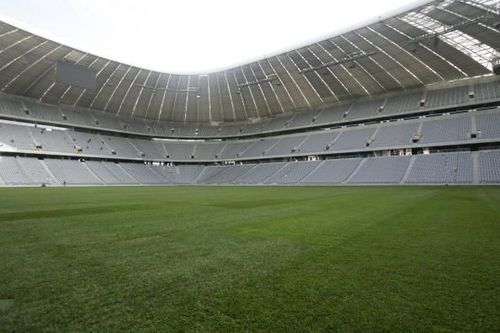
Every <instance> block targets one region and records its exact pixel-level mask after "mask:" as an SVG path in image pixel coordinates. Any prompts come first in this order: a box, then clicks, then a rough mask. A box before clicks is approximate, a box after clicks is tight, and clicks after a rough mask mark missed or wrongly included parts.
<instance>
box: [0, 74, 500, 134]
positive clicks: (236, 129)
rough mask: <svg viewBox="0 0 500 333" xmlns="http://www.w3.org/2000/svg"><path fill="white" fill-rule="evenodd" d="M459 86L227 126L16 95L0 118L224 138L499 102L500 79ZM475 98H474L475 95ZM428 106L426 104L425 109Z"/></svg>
mask: <svg viewBox="0 0 500 333" xmlns="http://www.w3.org/2000/svg"><path fill="white" fill-rule="evenodd" d="M456 84H458V86H455V87H449V88H446V87H445V88H442V89H438V88H437V87H433V88H432V89H430V90H427V91H426V90H425V89H416V90H412V91H405V92H402V93H390V94H388V95H387V97H385V96H379V97H376V98H372V99H362V100H356V101H350V102H343V103H342V104H337V105H331V106H326V107H325V106H323V107H322V108H320V109H316V110H306V111H304V110H302V111H304V112H300V113H296V114H293V113H287V114H284V115H282V116H279V117H274V118H271V119H262V120H260V121H257V122H252V123H248V122H246V123H227V124H223V125H219V124H214V125H208V124H197V123H188V124H183V123H170V122H157V121H154V120H146V119H131V118H128V117H121V116H116V115H114V114H109V113H106V112H100V111H93V110H87V109H82V110H80V109H76V110H75V109H74V108H72V107H71V106H66V105H62V106H55V105H45V104H40V103H38V102H35V101H32V100H27V99H20V98H17V97H15V96H10V95H3V96H0V115H1V116H4V117H11V118H16V119H29V120H34V121H43V122H47V123H51V124H56V125H63V126H81V127H87V128H89V127H90V128H97V129H105V130H111V131H120V132H125V133H140V134H143V135H149V136H169V137H190V138H197V137H224V136H239V135H250V134H258V133H261V132H273V131H282V130H287V129H293V128H300V127H304V126H317V125H325V124H339V123H342V122H346V121H359V120H362V119H373V118H377V117H386V116H392V115H396V114H401V115H404V114H408V113H410V112H424V111H428V110H433V109H440V108H451V107H456V106H464V105H473V104H474V103H476V104H477V103H486V102H493V101H498V100H499V99H500V80H499V79H494V78H490V79H488V80H485V81H484V82H482V81H481V80H475V79H471V80H464V81H461V82H457V83H456ZM471 94H472V95H471ZM421 101H423V102H424V104H423V106H421V105H420V103H421Z"/></svg>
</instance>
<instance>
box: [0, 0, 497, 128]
mask: <svg viewBox="0 0 500 333" xmlns="http://www.w3.org/2000/svg"><path fill="white" fill-rule="evenodd" d="M499 3H500V1H499V0H485V1H458V0H456V1H453V0H445V1H436V2H431V3H428V4H425V5H423V6H421V7H419V8H415V9H412V10H410V11H406V12H404V13H400V14H398V15H396V16H393V17H390V18H387V19H384V20H383V21H380V22H375V23H373V24H369V25H368V26H365V27H361V28H359V29H356V30H353V31H349V32H345V33H342V34H339V35H335V36H333V37H331V38H328V39H325V40H322V41H319V42H317V43H313V44H310V45H307V46H304V47H301V48H298V49H296V50H292V51H288V52H285V53H282V54H279V55H276V56H272V57H269V58H266V59H262V60H259V61H255V62H252V63H249V64H246V65H242V66H238V67H236V68H232V69H229V70H224V71H220V72H216V73H210V74H200V75H196V74H193V75H179V74H169V73H160V72H156V71H151V70H147V69H144V68H138V67H134V66H130V65H127V64H124V63H119V62H116V61H113V60H109V59H105V58H100V57H98V56H95V55H92V54H89V53H86V52H84V51H80V50H76V49H73V48H70V47H68V46H65V45H61V44H59V43H56V42H54V41H51V40H47V39H45V38H42V37H40V36H37V35H34V34H31V33H29V32H27V31H24V30H21V29H19V28H16V27H14V26H12V25H9V24H7V23H5V22H3V23H0V90H1V91H2V92H4V93H9V94H15V95H21V96H27V97H31V98H35V99H39V100H41V101H42V102H45V103H51V104H58V103H61V104H68V105H74V106H75V107H80V108H92V109H96V110H102V111H106V112H110V113H116V114H121V115H124V116H132V117H143V118H149V119H160V120H169V121H181V122H184V121H187V122H208V121H217V122H221V121H240V120H247V119H254V118H259V117H269V116H273V115H278V114H281V113H284V112H289V111H294V110H303V109H309V108H314V107H316V106H318V105H323V104H326V103H334V102H336V101H342V100H350V99H357V98H362V97H367V96H375V95H380V94H382V93H385V92H390V91H396V90H403V89H410V88H415V87H420V86H424V85H428V84H432V83H437V82H443V81H450V80H456V79H462V78H467V77H473V76H478V75H487V74H491V72H492V66H491V62H490V61H491V59H492V58H493V57H494V56H495V54H496V50H498V49H500V30H499V29H500V16H499V12H500V7H499ZM58 61H63V62H66V63H70V64H76V65H78V66H81V67H82V68H88V69H89V70H90V71H92V72H94V73H95V74H96V75H97V80H96V81H97V86H96V89H84V88H80V87H77V86H75V85H68V84H65V83H62V82H60V81H58V80H56V71H55V68H56V64H57V63H58Z"/></svg>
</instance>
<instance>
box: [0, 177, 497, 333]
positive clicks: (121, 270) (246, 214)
mask: <svg viewBox="0 0 500 333" xmlns="http://www.w3.org/2000/svg"><path fill="white" fill-rule="evenodd" d="M499 330H500V188H499V187H188V186H187V187H98V188H95V187H94V188H93V187H88V188H3V189H0V332H57V331H60V332H73V331H78V332H82V331H83V332H91V331H92V332H124V331H131V332H144V331H145V332H241V331H245V332H325V331H339V332H352V331H358V332H377V331H404V332H408V331H418V332H420V331H421V332H429V331H439V332H451V331H453V332H455V331H463V332H481V331H482V332H494V331H497V332H498V331H499Z"/></svg>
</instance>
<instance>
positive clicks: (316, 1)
mask: <svg viewBox="0 0 500 333" xmlns="http://www.w3.org/2000/svg"><path fill="white" fill-rule="evenodd" d="M422 2H425V1H422V0H420V1H419V0H371V1H362V0H358V1H345V0H342V1H334V0H330V1H327V0H302V1H297V0H247V1H238V0H177V1H168V0H46V1H43V0H0V19H3V20H5V21H7V22H9V23H12V24H16V25H18V26H20V27H21V28H24V29H27V30H30V31H32V32H35V33H38V34H40V35H42V36H44V37H47V38H50V39H53V40H55V41H57V42H60V43H63V44H66V45H69V46H72V47H75V48H78V49H81V50H83V51H86V52H90V53H93V54H96V55H99V56H102V57H106V58H111V59H113V60H117V61H121V62H125V63H127V64H131V65H135V66H139V67H144V68H147V69H153V70H159V71H165V72H171V73H207V72H212V71H215V70H220V69H225V68H229V67H233V66H235V65H239V64H242V63H246V62H249V61H252V60H255V59H259V58H263V57H265V56H266V55H273V54H276V53H278V52H279V51H282V50H288V49H292V48H293V47H296V46H301V45H305V44H306V43H307V42H308V41H316V40H319V39H320V38H324V37H327V36H331V35H333V34H335V32H339V30H340V32H342V30H344V29H345V28H346V27H352V26H353V25H358V24H360V23H362V22H365V21H366V20H373V19H376V18H377V17H379V16H381V15H384V14H389V13H391V12H394V11H397V10H400V9H401V8H408V6H409V5H410V6H411V5H415V4H419V3H422Z"/></svg>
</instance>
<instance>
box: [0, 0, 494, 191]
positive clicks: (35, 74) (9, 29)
mask: <svg viewBox="0 0 500 333" xmlns="http://www.w3.org/2000/svg"><path fill="white" fill-rule="evenodd" d="M498 50H500V6H499V2H498V1H458V0H454V1H453V0H445V1H436V2H430V3H426V4H424V5H422V6H420V7H418V8H414V9H412V10H409V11H405V12H402V13H399V14H397V15H395V16H393V17H390V18H387V19H384V20H383V21H380V22H376V23H373V24H370V25H368V26H365V27H362V28H359V29H356V30H353V31H349V32H346V33H343V34H341V35H336V36H332V37H331V38H328V39H325V40H323V41H320V42H317V43H314V44H311V45H307V46H304V47H301V48H299V49H296V50H292V51H288V52H285V53H282V54H279V55H276V56H272V57H269V58H266V59H262V60H259V61H256V62H253V63H250V64H245V65H242V66H239V67H236V68H232V69H229V70H225V71H221V72H217V73H209V74H200V75H179V74H168V73H160V72H155V71H150V70H146V69H143V68H137V67H134V66H129V65H127V64H123V63H118V62H116V61H113V60H109V59H104V58H101V57H98V56H95V55H92V54H88V53H86V52H83V51H80V50H76V49H73V48H70V47H68V46H65V45H61V44H58V43H56V42H54V41H51V40H47V39H45V38H42V37H40V36H37V35H34V34H31V33H30V32H28V31H24V30H21V29H18V28H16V27H14V26H12V25H9V24H7V23H0V74H1V75H0V91H1V94H0V117H1V119H2V122H0V185H40V184H48V185H62V184H75V185H102V184H269V185H270V184H287V185H294V184H304V185H307V184H338V185H340V184H499V183H500V76H499V75H498V74H499V66H500V58H499V51H498Z"/></svg>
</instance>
